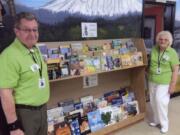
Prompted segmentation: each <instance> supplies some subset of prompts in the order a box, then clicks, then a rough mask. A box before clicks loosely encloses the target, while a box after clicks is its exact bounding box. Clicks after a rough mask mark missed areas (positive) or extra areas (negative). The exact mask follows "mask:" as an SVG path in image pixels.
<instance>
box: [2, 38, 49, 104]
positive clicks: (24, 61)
mask: <svg viewBox="0 0 180 135" xmlns="http://www.w3.org/2000/svg"><path fill="white" fill-rule="evenodd" d="M33 49H34V53H33V54H34V55H35V57H36V60H37V61H36V62H37V64H38V65H39V66H40V61H41V62H42V77H43V78H45V87H44V88H40V87H39V79H40V75H39V70H35V71H34V70H32V65H33V64H36V63H35V61H34V60H33V58H32V55H31V54H30V51H29V50H28V49H27V48H26V47H25V46H24V45H23V44H21V43H20V41H19V40H18V39H15V40H14V42H13V43H12V44H11V45H10V46H9V47H8V48H6V49H5V50H4V51H3V52H2V53H1V54H0V89H1V88H11V89H13V91H14V92H13V94H14V95H13V96H14V99H15V103H16V104H24V105H31V106H39V105H42V104H44V103H46V102H47V101H48V100H49V80H48V74H47V65H46V64H45V63H44V61H43V59H42V56H41V55H40V52H39V50H38V48H37V47H33Z"/></svg>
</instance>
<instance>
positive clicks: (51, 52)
mask: <svg viewBox="0 0 180 135" xmlns="http://www.w3.org/2000/svg"><path fill="white" fill-rule="evenodd" d="M48 57H49V58H52V59H55V58H59V48H49V49H48Z"/></svg>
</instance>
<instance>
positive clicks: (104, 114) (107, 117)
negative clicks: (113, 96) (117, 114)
mask: <svg viewBox="0 0 180 135" xmlns="http://www.w3.org/2000/svg"><path fill="white" fill-rule="evenodd" d="M99 111H100V114H101V119H102V121H103V123H104V125H109V124H111V114H112V108H111V106H106V107H104V108H99Z"/></svg>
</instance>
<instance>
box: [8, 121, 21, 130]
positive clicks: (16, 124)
mask: <svg viewBox="0 0 180 135" xmlns="http://www.w3.org/2000/svg"><path fill="white" fill-rule="evenodd" d="M8 129H9V131H13V130H16V129H21V126H20V121H19V120H16V121H14V122H13V123H9V124H8Z"/></svg>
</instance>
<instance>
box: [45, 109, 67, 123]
mask: <svg viewBox="0 0 180 135" xmlns="http://www.w3.org/2000/svg"><path fill="white" fill-rule="evenodd" d="M63 116H64V114H63V108H62V107H55V108H52V109H48V110H47V118H48V121H57V120H58V119H59V118H61V117H63Z"/></svg>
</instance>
